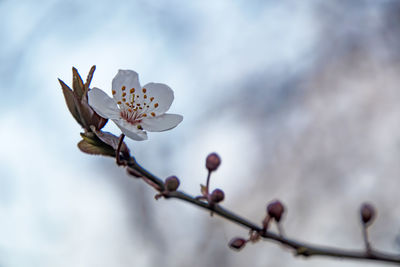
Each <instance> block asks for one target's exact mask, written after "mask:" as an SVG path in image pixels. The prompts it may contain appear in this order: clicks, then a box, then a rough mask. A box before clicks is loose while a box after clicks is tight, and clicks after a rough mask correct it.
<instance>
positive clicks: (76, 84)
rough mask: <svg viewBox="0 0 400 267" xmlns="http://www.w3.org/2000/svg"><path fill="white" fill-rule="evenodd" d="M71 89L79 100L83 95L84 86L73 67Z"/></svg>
mask: <svg viewBox="0 0 400 267" xmlns="http://www.w3.org/2000/svg"><path fill="white" fill-rule="evenodd" d="M72 89H73V90H74V93H75V94H76V96H77V97H78V99H79V100H81V99H82V96H83V95H84V85H83V81H82V78H81V76H80V75H79V73H78V70H77V69H76V68H74V67H72Z"/></svg>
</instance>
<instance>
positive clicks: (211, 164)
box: [206, 153, 221, 172]
mask: <svg viewBox="0 0 400 267" xmlns="http://www.w3.org/2000/svg"><path fill="white" fill-rule="evenodd" d="M220 164H221V158H220V157H219V156H218V154H217V153H211V154H209V155H208V156H207V159H206V168H207V169H208V171H210V172H212V171H216V170H217V169H218V167H219V165H220Z"/></svg>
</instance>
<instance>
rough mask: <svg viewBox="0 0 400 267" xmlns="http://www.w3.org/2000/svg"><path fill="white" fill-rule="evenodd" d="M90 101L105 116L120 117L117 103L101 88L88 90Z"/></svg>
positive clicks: (109, 117) (110, 117) (95, 109)
mask: <svg viewBox="0 0 400 267" xmlns="http://www.w3.org/2000/svg"><path fill="white" fill-rule="evenodd" d="M88 102H89V105H90V106H91V107H92V108H93V109H94V111H96V113H97V114H99V115H100V116H102V117H103V118H106V119H117V118H119V117H120V110H119V109H118V106H117V103H115V101H114V99H112V98H111V97H109V96H108V95H107V94H106V93H104V91H102V90H100V89H99V88H93V89H91V90H90V91H89V92H88Z"/></svg>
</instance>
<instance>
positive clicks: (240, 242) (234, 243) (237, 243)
mask: <svg viewBox="0 0 400 267" xmlns="http://www.w3.org/2000/svg"><path fill="white" fill-rule="evenodd" d="M246 242H247V241H246V240H245V239H243V238H241V237H235V238H233V239H232V240H231V241H230V242H229V247H230V248H231V249H236V250H241V249H242V248H244V246H245V245H246Z"/></svg>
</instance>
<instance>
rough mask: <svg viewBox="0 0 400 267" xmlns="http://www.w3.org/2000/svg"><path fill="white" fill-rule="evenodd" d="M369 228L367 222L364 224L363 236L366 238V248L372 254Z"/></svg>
mask: <svg viewBox="0 0 400 267" xmlns="http://www.w3.org/2000/svg"><path fill="white" fill-rule="evenodd" d="M367 228H368V227H367V226H366V225H365V224H364V225H363V226H362V231H363V238H364V243H365V249H366V250H367V254H371V252H372V249H371V244H370V243H369V238H368V229H367Z"/></svg>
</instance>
